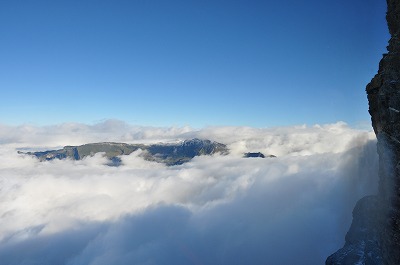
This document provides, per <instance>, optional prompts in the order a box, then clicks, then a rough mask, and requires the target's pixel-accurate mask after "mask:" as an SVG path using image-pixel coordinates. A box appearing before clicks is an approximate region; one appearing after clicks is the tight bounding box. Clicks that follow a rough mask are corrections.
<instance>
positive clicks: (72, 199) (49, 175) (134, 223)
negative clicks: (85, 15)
mask: <svg viewBox="0 0 400 265" xmlns="http://www.w3.org/2000/svg"><path fill="white" fill-rule="evenodd" d="M0 131H1V133H0V143H1V145H0V188H1V189H0V221H1V226H0V260H2V261H3V262H5V264H71V265H72V264H73V265H77V264H266V263H267V264H307V265H312V264H321V263H323V261H324V259H325V258H326V257H327V256H328V255H329V254H331V253H332V252H333V251H334V250H336V249H337V248H339V247H341V245H342V244H343V240H344V235H345V232H346V231H347V229H348V226H349V224H350V221H351V209H352V208H353V206H354V204H355V202H356V200H357V199H358V198H360V197H362V196H363V195H365V194H370V193H373V192H375V190H376V186H377V155H376V148H375V140H374V136H373V133H372V132H366V131H359V130H354V129H351V128H349V127H348V126H347V125H346V124H344V123H337V124H330V125H321V126H313V127H307V126H296V127H285V128H265V129H259V128H248V127H212V128H205V129H202V130H194V129H191V128H186V127H185V128H151V127H138V126H131V125H128V124H125V123H123V122H119V121H106V122H104V123H101V124H96V125H84V124H62V125H57V126H49V127H34V126H20V127H11V126H4V125H3V126H2V130H0ZM191 137H200V138H208V139H212V140H216V141H219V142H222V143H226V144H228V145H229V147H230V148H231V150H232V153H231V154H230V155H228V156H214V157H197V158H195V159H193V160H192V161H191V162H189V163H186V164H183V165H180V166H174V167H166V166H165V165H163V164H157V163H153V162H149V161H144V160H143V159H142V158H140V157H139V156H138V155H139V154H140V151H138V152H135V153H133V154H131V155H130V156H125V157H122V160H123V166H121V167H108V166H106V165H105V163H106V161H105V158H103V157H102V156H101V154H98V155H96V156H94V157H88V158H86V159H84V160H81V161H70V160H63V161H60V160H54V161H48V162H38V161H37V160H36V159H34V158H31V157H27V156H23V155H19V154H17V152H16V149H17V148H41V147H50V146H53V147H54V146H63V145H67V144H83V143H86V142H98V141H118V142H119V141H122V142H138V141H140V142H157V141H161V140H165V141H176V140H180V139H184V138H191ZM249 151H261V152H263V153H265V154H275V155H277V156H278V157H277V158H270V159H259V158H255V159H243V158H241V154H242V153H243V152H249ZM21 253H22V254H21ZM54 253H57V255H55V254H54ZM29 262H30V263H29Z"/></svg>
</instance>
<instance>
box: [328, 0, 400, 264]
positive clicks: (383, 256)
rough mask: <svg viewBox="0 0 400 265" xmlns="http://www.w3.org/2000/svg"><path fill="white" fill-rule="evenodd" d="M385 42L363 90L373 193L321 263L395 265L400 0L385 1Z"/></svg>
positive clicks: (398, 245) (399, 247) (399, 244)
mask: <svg viewBox="0 0 400 265" xmlns="http://www.w3.org/2000/svg"><path fill="white" fill-rule="evenodd" d="M387 5H388V10H387V14H386V19H387V23H388V27H389V32H390V34H391V38H390V40H389V45H388V47H387V50H388V53H387V54H384V55H383V58H382V60H381V61H380V63H379V70H378V73H377V74H376V75H375V77H374V78H373V79H372V80H371V82H370V83H369V84H368V85H367V88H366V91H367V96H368V102H369V113H370V115H371V121H372V126H373V128H374V131H375V134H376V136H377V139H378V144H377V150H378V154H379V192H378V195H376V196H372V197H368V199H366V198H363V199H361V200H360V201H359V202H358V203H357V205H356V207H355V209H354V211H353V223H352V225H351V227H350V230H349V232H348V233H347V235H346V243H345V245H344V247H343V248H342V249H340V250H339V251H337V252H336V253H334V254H333V255H331V256H330V257H328V259H327V261H326V264H336V265H338V264H343V265H350V264H371V265H374V264H385V265H399V264H400V40H399V33H400V32H399V31H400V0H387Z"/></svg>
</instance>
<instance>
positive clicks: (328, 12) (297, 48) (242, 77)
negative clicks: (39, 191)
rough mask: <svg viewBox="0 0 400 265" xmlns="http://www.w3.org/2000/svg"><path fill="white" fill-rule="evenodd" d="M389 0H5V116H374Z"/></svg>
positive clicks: (283, 121)
mask: <svg viewBox="0 0 400 265" xmlns="http://www.w3.org/2000/svg"><path fill="white" fill-rule="evenodd" d="M385 11H386V1H384V0H351V1H350V0H336V1H332V0H306V1H298V0H287V1H278V0H275V1H268V0H265V1H252V0H242V1H235V0H230V1H228V0H226V1H218V0H209V1H207V0H205V1H200V0H197V1H195V0H193V1H190V0H181V1H177V0H172V1H167V0H159V1H155V0H154V1H153V0H131V1H111V0H108V1H106V0H97V1H94V0H93V1H88V0H79V1H77V0H68V1H67V0H66V1H50V0H49V1H41V0H36V1H33V0H25V1H22V0H21V1H19V0H15V1H0V91H1V98H0V123H5V124H22V123H31V124H37V125H45V124H54V123H62V122H85V123H94V122H98V121H101V120H104V119H110V118H111V119H120V120H124V121H127V122H129V123H133V124H141V125H155V126H164V125H191V126H195V127H202V126H206V125H248V126H257V127H265V126H277V125H290V124H303V123H307V124H314V123H328V122H335V121H338V120H342V121H345V122H348V123H350V124H356V123H358V122H363V121H369V114H368V112H367V109H368V106H367V100H366V96H365V92H364V91H365V85H366V84H367V83H368V82H369V81H370V80H371V78H372V77H373V75H374V74H375V73H376V71H377V69H378V62H379V60H380V58H381V55H382V53H384V52H385V50H386V48H385V47H386V44H387V40H388V38H389V35H388V32H387V28H386V24H385Z"/></svg>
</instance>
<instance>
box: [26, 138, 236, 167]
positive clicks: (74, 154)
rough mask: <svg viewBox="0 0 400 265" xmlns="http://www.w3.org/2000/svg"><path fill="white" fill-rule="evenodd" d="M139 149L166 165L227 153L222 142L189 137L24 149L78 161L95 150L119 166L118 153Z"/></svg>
mask: <svg viewBox="0 0 400 265" xmlns="http://www.w3.org/2000/svg"><path fill="white" fill-rule="evenodd" d="M139 149H140V150H142V151H144V152H142V153H141V156H142V157H143V158H144V159H146V160H148V161H155V162H160V163H165V164H166V165H168V166H173V165H180V164H183V163H185V162H188V161H190V160H191V159H192V158H193V157H195V156H201V155H213V154H216V153H220V154H227V153H228V148H227V147H226V145H224V144H221V143H217V142H212V141H210V140H200V139H191V140H185V141H183V142H182V143H177V144H152V145H144V144H126V143H91V144H84V145H80V146H65V147H64V148H62V149H59V150H49V151H43V152H27V153H25V154H28V155H33V156H36V157H37V158H38V159H39V160H40V161H47V160H53V159H66V158H69V159H72V160H80V159H83V158H85V157H87V156H93V155H95V154H96V153H104V156H106V157H107V158H108V159H109V160H110V162H109V163H108V165H110V166H119V165H120V164H121V159H120V156H122V155H129V154H131V153H133V152H135V151H137V150H139Z"/></svg>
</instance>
